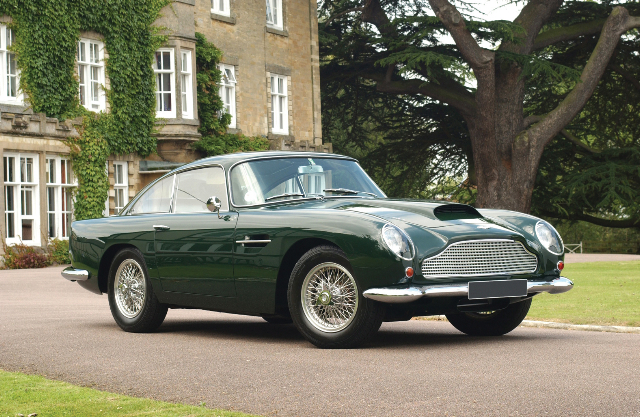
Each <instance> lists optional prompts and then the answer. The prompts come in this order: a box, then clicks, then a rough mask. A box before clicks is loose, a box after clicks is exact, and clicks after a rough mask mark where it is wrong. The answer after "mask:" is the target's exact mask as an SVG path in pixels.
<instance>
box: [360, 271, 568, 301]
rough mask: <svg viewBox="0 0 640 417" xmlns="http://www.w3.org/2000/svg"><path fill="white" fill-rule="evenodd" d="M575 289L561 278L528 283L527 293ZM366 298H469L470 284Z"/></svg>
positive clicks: (374, 291)
mask: <svg viewBox="0 0 640 417" xmlns="http://www.w3.org/2000/svg"><path fill="white" fill-rule="evenodd" d="M571 288H573V282H571V280H569V279H567V278H564V277H560V278H556V279H554V280H552V281H529V282H528V283H527V293H528V294H537V293H541V292H548V293H549V294H560V293H563V292H567V291H569V290H570V289H571ZM362 295H364V296H365V297H366V298H370V299H372V300H375V301H380V302H382V303H391V304H393V303H398V304H399V303H410V302H412V301H416V300H418V299H420V298H423V297H425V298H431V297H468V295H469V286H468V284H445V285H426V286H420V287H418V286H412V287H408V288H370V289H368V290H366V291H365V292H364V294H362Z"/></svg>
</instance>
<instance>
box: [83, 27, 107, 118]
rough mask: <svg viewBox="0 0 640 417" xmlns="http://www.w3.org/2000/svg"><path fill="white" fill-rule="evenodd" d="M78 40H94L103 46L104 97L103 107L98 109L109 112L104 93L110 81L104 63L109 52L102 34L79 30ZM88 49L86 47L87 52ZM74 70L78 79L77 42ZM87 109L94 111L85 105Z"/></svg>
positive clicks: (103, 93)
mask: <svg viewBox="0 0 640 417" xmlns="http://www.w3.org/2000/svg"><path fill="white" fill-rule="evenodd" d="M80 40H85V41H96V42H99V43H101V44H102V46H103V54H102V59H103V66H102V83H103V84H102V88H101V90H102V96H103V97H102V98H103V99H104V107H101V109H100V110H99V111H104V112H109V101H108V100H107V99H106V94H105V91H106V90H108V89H109V87H110V85H111V82H110V81H109V77H108V76H107V66H106V65H105V64H104V63H106V62H107V59H108V58H109V52H108V51H107V48H106V47H105V43H104V36H102V34H100V33H98V32H94V31H81V32H80ZM88 52H89V51H88V49H87V53H88ZM74 71H75V75H76V77H77V78H78V79H80V77H79V71H78V44H77V43H76V63H75V66H74ZM87 109H88V110H90V111H96V110H95V109H90V108H88V107H87Z"/></svg>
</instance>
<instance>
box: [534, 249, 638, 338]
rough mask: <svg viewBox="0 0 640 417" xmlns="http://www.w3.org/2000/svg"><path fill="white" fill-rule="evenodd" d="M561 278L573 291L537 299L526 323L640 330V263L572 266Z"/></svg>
mask: <svg viewBox="0 0 640 417" xmlns="http://www.w3.org/2000/svg"><path fill="white" fill-rule="evenodd" d="M562 275H563V276H565V277H567V278H569V279H571V280H572V281H573V283H574V284H575V286H574V287H573V289H572V290H571V291H569V292H568V293H565V294H556V295H549V294H540V295H536V296H535V297H534V298H533V304H532V305H531V310H530V311H529V315H528V316H527V319H529V320H544V321H557V322H566V323H573V324H608V325H618V326H640V261H635V262H593V263H581V264H569V265H567V266H566V268H565V270H564V271H562Z"/></svg>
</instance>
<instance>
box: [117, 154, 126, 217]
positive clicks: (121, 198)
mask: <svg viewBox="0 0 640 417" xmlns="http://www.w3.org/2000/svg"><path fill="white" fill-rule="evenodd" d="M113 190H114V202H115V210H114V212H113V214H118V213H120V211H121V210H122V209H123V208H124V206H126V205H127V203H128V202H129V165H128V164H127V162H126V161H125V162H121V161H114V162H113Z"/></svg>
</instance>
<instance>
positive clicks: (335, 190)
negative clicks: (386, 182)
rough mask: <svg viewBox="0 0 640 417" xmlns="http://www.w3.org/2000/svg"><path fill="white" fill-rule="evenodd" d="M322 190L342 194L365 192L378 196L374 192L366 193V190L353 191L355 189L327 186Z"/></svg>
mask: <svg viewBox="0 0 640 417" xmlns="http://www.w3.org/2000/svg"><path fill="white" fill-rule="evenodd" d="M323 191H325V192H326V191H329V192H332V193H342V194H367V195H370V196H373V197H378V196H377V195H376V194H374V193H368V192H366V191H355V190H349V189H347V188H327V189H325V190H323Z"/></svg>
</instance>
